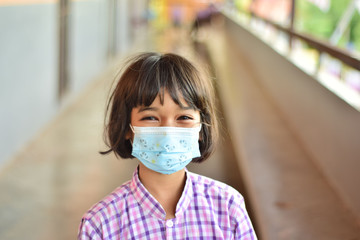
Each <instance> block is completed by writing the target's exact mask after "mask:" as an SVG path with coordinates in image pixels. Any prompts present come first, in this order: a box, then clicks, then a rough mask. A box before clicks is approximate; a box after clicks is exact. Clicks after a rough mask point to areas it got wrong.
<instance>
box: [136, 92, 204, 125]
mask: <svg viewBox="0 0 360 240" xmlns="http://www.w3.org/2000/svg"><path fill="white" fill-rule="evenodd" d="M181 104H182V105H183V107H181V106H180V105H177V104H176V103H175V102H174V101H173V100H172V98H171V96H170V94H169V93H168V92H167V91H166V90H165V93H164V104H163V105H161V103H160V97H159V96H157V97H156V98H155V100H154V102H153V103H152V104H151V105H150V106H148V107H145V106H139V107H136V108H133V109H132V111H131V125H132V126H136V127H187V128H191V127H196V126H198V124H199V123H200V112H199V111H198V110H195V109H193V108H191V107H189V105H188V104H187V103H186V102H185V100H184V99H181Z"/></svg>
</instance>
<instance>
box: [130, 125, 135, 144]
mask: <svg viewBox="0 0 360 240" xmlns="http://www.w3.org/2000/svg"><path fill="white" fill-rule="evenodd" d="M129 126H130V129H131V131H132V132H133V133H134V134H135V129H134V127H133V126H132V125H131V123H129ZM129 141H130V143H131V146H133V141H132V139H131V138H129Z"/></svg>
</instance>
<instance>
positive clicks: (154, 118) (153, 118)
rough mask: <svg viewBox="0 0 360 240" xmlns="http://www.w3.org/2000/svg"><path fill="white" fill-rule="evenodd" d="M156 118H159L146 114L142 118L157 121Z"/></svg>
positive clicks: (142, 119)
mask: <svg viewBox="0 0 360 240" xmlns="http://www.w3.org/2000/svg"><path fill="white" fill-rule="evenodd" d="M156 120H157V118H156V117H154V116H146V117H143V118H141V121H156Z"/></svg>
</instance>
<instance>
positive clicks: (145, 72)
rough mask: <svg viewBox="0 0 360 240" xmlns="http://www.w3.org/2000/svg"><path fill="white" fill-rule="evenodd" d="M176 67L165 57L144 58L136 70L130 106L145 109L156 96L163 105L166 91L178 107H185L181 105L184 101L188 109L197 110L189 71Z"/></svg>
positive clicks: (176, 65) (195, 95) (195, 96)
mask: <svg viewBox="0 0 360 240" xmlns="http://www.w3.org/2000/svg"><path fill="white" fill-rule="evenodd" d="M178 65H179V64H176V63H174V62H173V61H172V59H171V58H170V57H169V56H167V55H163V56H162V55H159V56H157V55H155V56H152V57H149V58H146V59H145V60H144V61H143V62H142V64H141V66H139V68H138V69H139V70H138V71H137V72H138V73H139V74H138V76H137V79H136V80H135V82H136V84H135V86H134V88H135V89H134V90H135V91H134V93H136V94H135V96H134V97H133V98H131V99H132V100H133V101H132V102H131V103H130V105H131V106H132V107H137V106H146V107H147V106H150V105H151V104H152V103H153V102H154V100H155V98H156V97H157V96H159V98H160V103H161V104H164V94H165V90H166V91H167V92H168V93H169V94H170V96H171V98H172V100H173V101H174V102H175V103H176V104H178V105H179V106H180V107H185V106H183V104H182V102H183V101H185V102H186V103H187V104H188V106H189V107H191V108H193V109H199V106H197V104H196V102H197V94H196V93H195V88H194V86H191V85H190V84H189V83H190V82H192V80H191V79H189V77H191V76H190V75H189V70H188V69H186V68H184V67H183V68H179V66H178ZM191 71H193V70H191Z"/></svg>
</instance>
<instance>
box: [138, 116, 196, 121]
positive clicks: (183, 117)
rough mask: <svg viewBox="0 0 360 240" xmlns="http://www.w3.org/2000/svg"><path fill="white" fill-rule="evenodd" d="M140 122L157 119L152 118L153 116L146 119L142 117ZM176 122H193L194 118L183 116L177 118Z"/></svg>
mask: <svg viewBox="0 0 360 240" xmlns="http://www.w3.org/2000/svg"><path fill="white" fill-rule="evenodd" d="M141 120H142V121H155V120H157V118H156V117H153V116H148V117H143V118H142V119H141ZM177 120H180V121H187V120H194V118H193V117H190V116H186V115H183V116H180V117H178V119H177Z"/></svg>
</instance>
